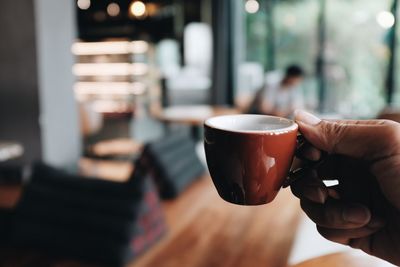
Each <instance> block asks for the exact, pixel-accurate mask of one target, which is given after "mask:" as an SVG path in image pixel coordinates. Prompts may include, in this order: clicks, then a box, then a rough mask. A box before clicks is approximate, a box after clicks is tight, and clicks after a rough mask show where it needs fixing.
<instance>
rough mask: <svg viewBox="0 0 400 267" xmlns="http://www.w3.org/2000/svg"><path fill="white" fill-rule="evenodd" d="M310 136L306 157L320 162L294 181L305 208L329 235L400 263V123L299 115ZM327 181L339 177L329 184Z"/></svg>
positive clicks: (303, 151) (301, 126) (302, 151)
mask: <svg viewBox="0 0 400 267" xmlns="http://www.w3.org/2000/svg"><path fill="white" fill-rule="evenodd" d="M295 117H296V122H297V123H298V124H299V129H300V131H301V133H302V134H303V135H304V137H305V139H306V140H307V141H308V143H306V144H305V145H304V146H303V147H302V148H300V149H299V151H298V154H299V156H300V158H303V159H307V160H311V161H319V160H320V159H321V155H322V151H323V152H327V153H328V156H326V158H325V159H324V161H323V163H321V164H319V166H318V167H317V169H316V170H311V171H309V172H308V173H307V174H306V175H304V177H301V178H300V179H299V180H297V181H295V182H294V183H293V184H292V192H293V193H294V194H295V195H296V196H297V197H299V198H300V202H301V207H302V209H303V210H304V211H305V213H306V214H307V215H308V216H309V217H310V219H311V220H313V221H314V222H315V223H316V225H317V229H318V232H319V233H320V234H321V235H322V236H324V237H325V238H326V239H328V240H331V241H334V242H337V243H340V244H344V245H348V246H351V247H353V248H358V249H361V250H363V251H365V252H366V253H368V254H371V255H373V256H376V257H379V258H382V259H385V260H387V261H390V262H392V263H394V264H397V265H400V124H398V123H396V122H392V121H382V120H381V121H379V120H372V121H324V120H320V119H319V118H317V117H315V116H313V115H311V114H309V113H306V112H304V111H297V112H296V114H295ZM322 180H338V181H339V184H338V185H337V186H334V187H329V188H327V187H326V186H325V185H324V183H323V182H322Z"/></svg>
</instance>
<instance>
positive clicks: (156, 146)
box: [142, 132, 205, 199]
mask: <svg viewBox="0 0 400 267" xmlns="http://www.w3.org/2000/svg"><path fill="white" fill-rule="evenodd" d="M142 161H143V163H142V164H143V165H144V166H146V167H145V168H147V169H148V170H149V171H150V172H152V173H153V176H154V178H155V181H156V183H157V185H158V188H159V190H160V195H161V197H162V198H164V199H172V198H176V197H177V196H178V195H179V194H180V193H182V192H183V191H184V190H185V189H186V188H187V187H188V186H189V185H191V184H192V183H193V182H194V181H195V180H197V179H198V178H200V177H201V176H202V174H204V172H205V169H204V166H203V164H202V163H201V161H200V159H199V158H198V156H197V154H196V144H195V142H194V140H193V138H192V137H191V136H189V135H188V134H187V133H182V132H172V133H170V134H169V135H168V136H166V137H164V138H163V139H161V140H158V141H155V142H152V143H150V144H148V145H147V146H146V147H145V150H144V153H143V157H142Z"/></svg>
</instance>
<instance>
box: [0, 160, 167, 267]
mask: <svg viewBox="0 0 400 267" xmlns="http://www.w3.org/2000/svg"><path fill="white" fill-rule="evenodd" d="M0 217H1V219H0V221H1V222H2V223H1V225H0V226H2V228H1V230H5V229H6V233H7V234H6V235H4V236H3V235H2V237H5V238H2V241H4V240H6V241H4V242H5V243H4V244H7V245H11V246H13V247H16V248H22V249H35V250H38V251H39V252H40V251H43V252H46V254H49V255H53V256H56V257H61V258H66V259H77V260H80V261H87V262H93V263H100V264H106V265H109V266H122V265H123V264H125V263H126V262H127V261H130V260H132V259H134V258H135V257H137V256H138V255H139V254H140V253H142V252H143V251H144V250H145V249H146V248H147V247H148V246H150V245H151V244H153V243H154V242H156V241H157V240H158V239H159V238H160V237H161V236H162V235H163V233H164V232H165V230H166V225H165V221H164V218H163V213H162V211H161V207H160V203H159V200H158V195H157V193H156V190H155V187H154V185H153V183H152V180H151V179H150V178H149V177H146V176H145V175H144V173H143V172H142V168H140V166H139V167H137V168H136V170H135V171H134V173H133V174H132V177H131V178H130V179H129V180H128V181H127V182H124V183H116V182H110V181H104V180H98V179H90V178H83V177H80V176H78V175H72V174H68V173H66V172H63V171H60V170H58V169H55V168H52V167H50V166H47V165H44V164H36V165H35V166H34V167H33V173H32V177H31V180H30V182H29V183H28V184H27V185H26V187H25V189H24V193H23V195H22V198H21V200H20V201H19V203H18V204H17V206H16V208H15V209H14V210H3V211H1V212H0ZM3 227H4V228H3Z"/></svg>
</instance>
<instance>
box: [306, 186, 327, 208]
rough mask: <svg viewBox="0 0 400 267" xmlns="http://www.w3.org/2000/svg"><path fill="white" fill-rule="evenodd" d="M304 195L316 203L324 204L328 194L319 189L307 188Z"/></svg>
mask: <svg viewBox="0 0 400 267" xmlns="http://www.w3.org/2000/svg"><path fill="white" fill-rule="evenodd" d="M303 193H304V197H306V198H307V199H309V200H311V201H313V202H315V203H319V204H324V203H325V201H326V194H325V193H324V190H322V189H321V188H319V187H307V188H305V189H304V192H303Z"/></svg>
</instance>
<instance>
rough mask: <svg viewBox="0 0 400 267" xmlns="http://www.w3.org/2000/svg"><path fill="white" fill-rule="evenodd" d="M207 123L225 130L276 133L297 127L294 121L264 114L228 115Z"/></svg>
mask: <svg viewBox="0 0 400 267" xmlns="http://www.w3.org/2000/svg"><path fill="white" fill-rule="evenodd" d="M205 125H207V126H209V127H211V128H216V129H220V130H224V131H231V132H244V133H252V132H254V133H276V132H286V131H293V130H296V129H297V124H296V123H295V122H294V121H291V120H288V119H284V118H279V117H273V116H264V115H228V116H220V117H214V118H211V119H208V120H207V121H206V122H205Z"/></svg>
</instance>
